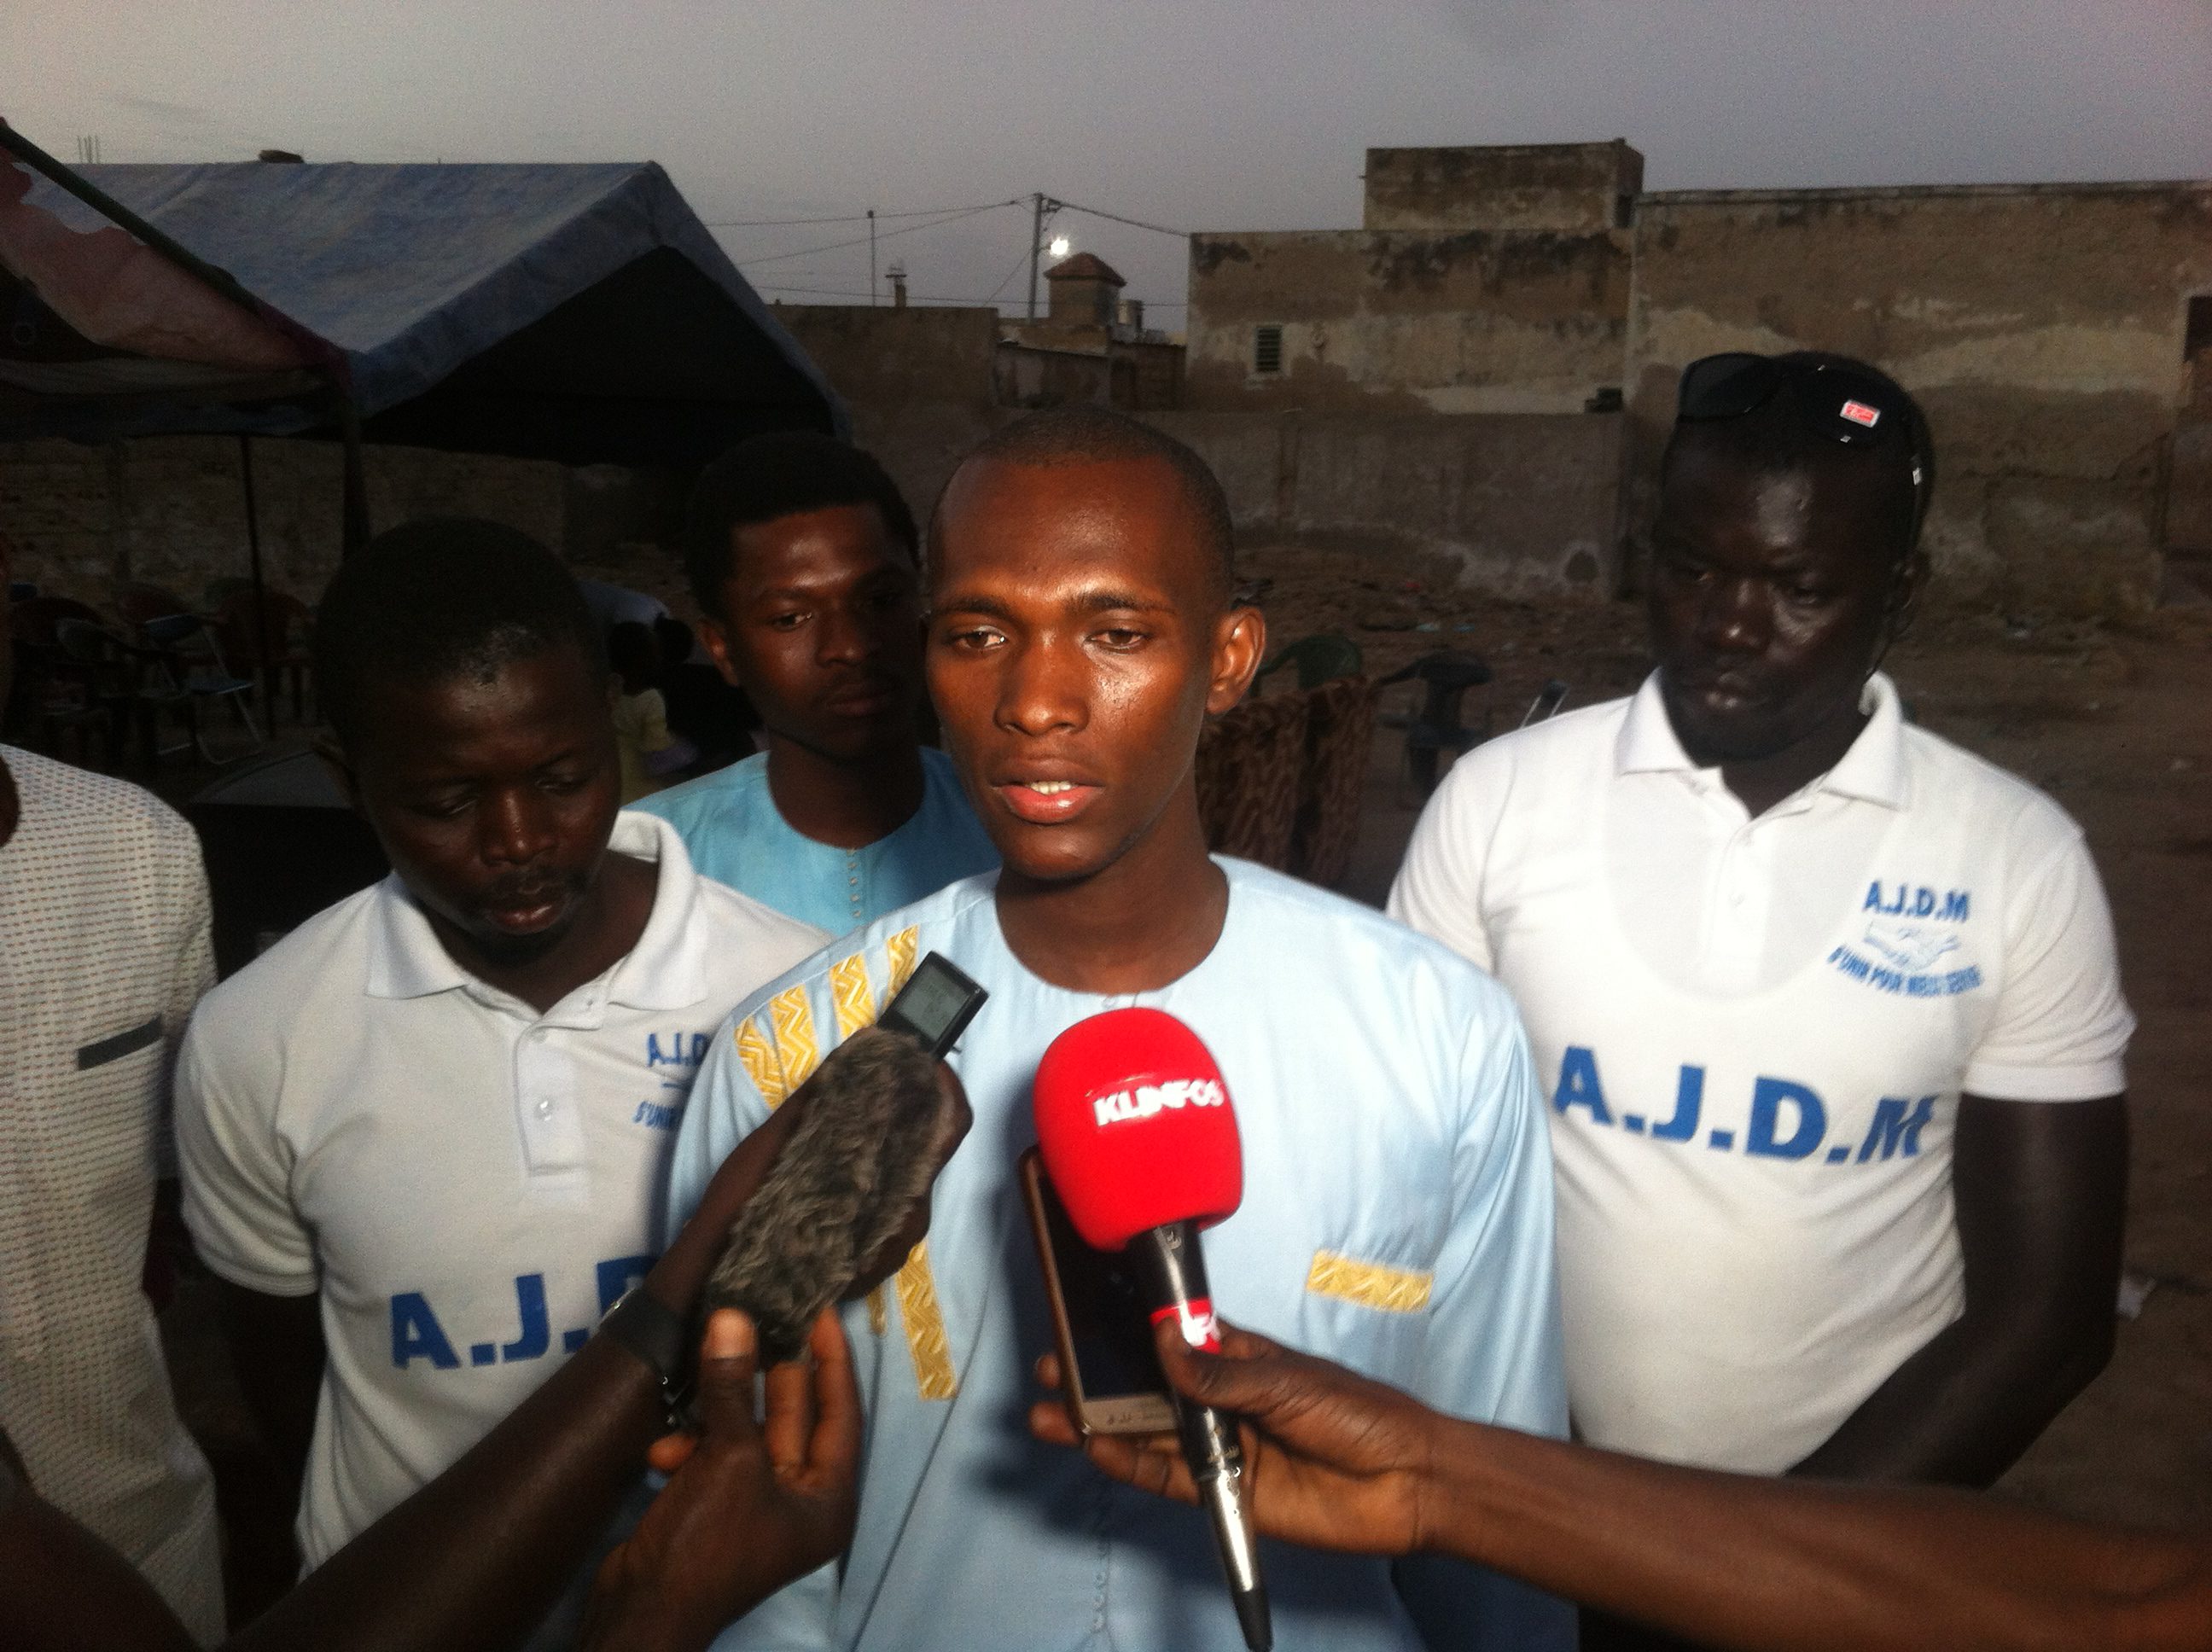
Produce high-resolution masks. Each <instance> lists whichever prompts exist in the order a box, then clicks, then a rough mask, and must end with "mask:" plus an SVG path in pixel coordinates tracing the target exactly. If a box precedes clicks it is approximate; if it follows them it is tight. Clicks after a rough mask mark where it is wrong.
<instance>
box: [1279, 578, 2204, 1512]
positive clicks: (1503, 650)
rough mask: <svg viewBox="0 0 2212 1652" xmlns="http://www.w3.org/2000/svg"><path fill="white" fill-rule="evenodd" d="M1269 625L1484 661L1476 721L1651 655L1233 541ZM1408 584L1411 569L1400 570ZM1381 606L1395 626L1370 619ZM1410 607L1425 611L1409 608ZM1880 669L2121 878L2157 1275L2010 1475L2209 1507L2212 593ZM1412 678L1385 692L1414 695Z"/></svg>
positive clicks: (1407, 788) (2002, 630) (1932, 641)
mask: <svg viewBox="0 0 2212 1652" xmlns="http://www.w3.org/2000/svg"><path fill="white" fill-rule="evenodd" d="M1240 565H1241V567H1242V570H1243V573H1244V574H1245V576H1246V578H1247V579H1248V580H1269V581H1272V583H1271V584H1270V585H1269V586H1267V589H1266V590H1265V592H1264V593H1263V594H1262V596H1261V604H1262V606H1263V607H1264V608H1265V610H1267V622H1268V628H1269V632H1270V635H1271V639H1272V642H1273V646H1276V647H1279V646H1280V645H1281V644H1282V643H1284V642H1286V641H1291V640H1293V639H1295V638H1297V637H1301V636H1304V635H1310V634H1312V633H1314V632H1337V633H1340V634H1341V635H1346V636H1349V637H1351V638H1352V640H1353V641H1356V642H1358V644H1359V645H1360V647H1361V649H1362V651H1363V653H1364V656H1365V665H1366V668H1367V670H1368V671H1369V672H1370V674H1373V675H1387V674H1388V673H1389V672H1390V671H1395V670H1396V669H1397V668H1398V667H1399V666H1401V665H1404V664H1406V663H1407V661H1409V660H1411V659H1414V658H1416V657H1418V656H1419V655H1421V654H1424V653H1428V652H1430V651H1431V650H1433V649H1437V648H1452V649H1458V650H1464V651H1466V652H1468V653H1474V654H1476V655H1478V656H1480V658H1481V659H1483V660H1484V661H1486V663H1487V664H1488V665H1490V667H1491V669H1492V672H1493V673H1494V678H1493V681H1492V683H1490V684H1489V685H1488V686H1487V687H1486V688H1484V689H1473V690H1470V691H1469V693H1468V698H1467V703H1466V708H1465V719H1466V721H1467V722H1468V725H1469V726H1474V727H1480V726H1482V724H1483V719H1484V717H1485V716H1486V715H1487V716H1488V718H1489V720H1490V726H1491V727H1492V730H1493V732H1504V731H1506V730H1508V729H1510V728H1512V727H1514V726H1516V724H1518V723H1519V721H1520V720H1521V719H1522V715H1523V714H1525V713H1526V711H1527V710H1528V705H1529V702H1530V701H1532V700H1533V699H1534V697H1535V695H1536V694H1537V692H1538V690H1539V689H1541V686H1542V685H1543V683H1545V682H1546V681H1547V679H1550V678H1559V679H1561V680H1563V681H1565V683H1567V684H1568V685H1569V693H1570V697H1569V698H1568V700H1567V701H1566V704H1567V705H1568V706H1569V707H1574V706H1580V705H1588V704H1589V703H1590V702H1591V701H1595V700H1603V699H1608V698H1611V697H1613V696H1615V695H1622V694H1626V693H1628V692H1630V691H1631V690H1632V689H1634V688H1635V686H1636V685H1637V683H1639V682H1640V681H1642V679H1643V677H1644V674H1645V672H1646V671H1648V669H1649V664H1648V659H1647V656H1646V653H1645V651H1644V643H1643V635H1644V627H1643V618H1642V612H1641V610H1640V609H1639V608H1638V606H1637V605H1636V604H1632V603H1625V602H1624V603H1613V604H1605V605H1601V606H1582V607H1569V606H1565V605H1559V604H1546V605H1534V604H1517V603H1507V602H1501V601H1497V600H1494V599H1489V598H1482V597H1479V596H1476V595H1474V594H1472V593H1469V592H1463V591H1461V590H1458V589H1457V588H1455V586H1453V585H1452V583H1451V580H1450V574H1449V569H1445V568H1432V569H1428V570H1425V573H1426V574H1427V577H1426V578H1422V577H1421V576H1420V574H1419V573H1415V574H1407V573H1405V572H1396V571H1394V573H1393V574H1392V575H1391V576H1389V577H1382V576H1378V575H1377V574H1376V571H1375V565H1374V562H1373V561H1372V559H1371V558H1369V557H1363V556H1359V555H1358V554H1356V553H1350V552H1340V551H1330V550H1316V549H1313V548H1310V547H1293V546H1276V547H1267V548H1261V549H1259V550H1254V551H1252V552H1250V553H1249V554H1247V555H1244V556H1241V557H1240ZM1409 586H1410V587H1412V588H1408V587H1409ZM1371 623H1381V624H1383V625H1387V626H1389V627H1390V628H1392V629H1374V626H1373V625H1372V624H1371ZM1407 623H1411V624H1412V625H1413V626H1414V627H1417V628H1419V627H1432V628H1433V629H1395V628H1398V627H1401V626H1404V625H1406V624H1407ZM1888 669H1889V670H1890V671H1892V672H1893V675H1894V676H1895V677H1897V679H1898V681H1899V686H1900V688H1901V689H1902V691H1903V692H1904V694H1905V698H1906V700H1907V701H1908V703H1909V704H1910V706H1911V711H1912V713H1913V714H1914V716H1915V717H1916V718H1917V720H1919V721H1920V722H1921V723H1922V724H1923V725H1924V726H1927V727H1929V728H1930V729H1933V730H1935V731H1936V732H1938V733H1940V734H1942V735H1944V736H1946V737H1947V738H1950V739H1952V740H1955V741H1957V742H1958V743H1959V744H1962V745H1964V746H1966V747H1968V748H1969V749H1971V750H1974V751H1976V752H1978V753H1980V754H1981V755H1982V756H1985V757H1988V758H1990V760H1991V761H1993V762H1998V763H2001V764H2002V765H2003V766H2004V767H2005V768H2009V769H2011V770H2012V771H2013V772H2015V774H2021V775H2024V776H2025V777H2027V779H2028V780H2033V782H2034V783H2035V784H2036V785H2038V786H2039V787H2043V788H2044V790H2045V791H2046V792H2048V793H2051V795H2052V796H2053V797H2055V798H2057V800H2058V801H2059V803H2060V804H2061V805H2063V807H2064V808H2065V809H2066V810H2067V811H2069V813H2071V814H2072V815H2073V816H2074V817H2075V819H2076V820H2078V821H2079V822H2081V825H2082V828H2083V829H2084V830H2085V831H2086V832H2087V835H2088V840H2089V843H2090V846H2091V847H2092V849H2093V851H2094V853H2095V854H2096V858H2097V863H2098V865H2099V866H2100V868H2101V869H2102V870H2103V872H2104V876H2105V880H2106V886H2107V888H2108V890H2109V892H2110V894H2111V896H2112V908H2113V915H2114V920H2115V922H2116V924H2117V926H2118V933H2119V944H2120V957H2121V966H2122V969H2123V971H2124V980H2125V984H2126V987H2127V993H2128V998H2129V1000H2130V1003H2131V1004H2132V1005H2133V1006H2134V1008H2135V1011H2136V1017H2138V1019H2139V1020H2140V1022H2141V1023H2142V1024H2141V1028H2140V1029H2139V1031H2138V1032H2137V1034H2136V1041H2135V1043H2134V1045H2133V1047H2132V1048H2131V1049H2130V1052H2129V1059H2128V1067H2129V1087H2130V1095H2131V1102H2132V1106H2133V1111H2134V1120H2133V1126H2134V1140H2133V1162H2134V1169H2133V1181H2132V1185H2131V1187H2130V1197H2129V1226H2128V1244H2127V1269H2128V1272H2130V1274H2131V1275H2133V1276H2135V1277H2136V1280H2137V1281H2138V1282H2139V1283H2140V1282H2146V1281H2147V1282H2148V1283H2149V1285H2150V1287H2151V1288H2150V1294H2149V1296H2148V1299H2147V1300H2146V1301H2145V1302H2144V1303H2143V1305H2142V1311H2141V1314H2140V1315H2139V1317H2136V1318H2135V1319H2132V1320H2127V1319H2124V1320H2122V1321H2121V1323H2120V1327H2119V1341H2118V1350H2117V1351H2116V1352H2115V1353H2114V1355H2113V1357H2112V1364H2111V1365H2110V1366H2108V1367H2107V1368H2106V1370H2105V1373H2104V1374H2103V1376H2100V1377H2099V1378H2098V1379H2097V1381H2096V1382H2094V1383H2093V1384H2092V1385H2091V1387H2090V1388H2088V1390H2087V1392H2086V1393H2084V1394H2082V1395H2081V1398H2080V1399H2078V1400H2075V1402H2074V1404H2073V1405H2072V1406H2070V1407H2069V1408H2068V1410H2067V1411H2066V1412H2065V1413H2064V1414H2063V1415H2062V1416H2061V1417H2060V1418H2058V1420H2057V1422H2056V1423H2055V1424H2053V1425H2052V1426H2051V1430H2050V1431H2049V1432H2048V1433H2046V1434H2045V1436H2044V1437H2043V1439H2042V1440H2041V1441H2040V1442H2038V1443H2037V1445H2036V1446H2035V1448H2034V1449H2033V1450H2032V1451H2030V1452H2029V1453H2028V1455H2027V1457H2026V1459H2025V1460H2023V1461H2021V1464H2020V1465H2019V1466H2018V1467H2016V1468H2015V1469H2014V1470H2013V1472H2012V1473H2011V1474H2009V1475H2008V1477H2007V1478H2006V1479H2005V1481H2004V1485H2005V1486H2006V1488H2007V1489H2008V1490H2009V1491H2014V1492H2016V1493H2017V1494H2018V1495H2020V1496H2021V1497H2024V1498H2027V1500H2029V1501H2031V1502H2034V1503H2043V1504H2046V1505H2048V1506H2050V1507H2052V1508H2057V1509H2067V1510H2070V1511H2073V1512H2075V1513H2079V1514H2082V1515H2101V1516H2106V1517H2110V1518H2114V1519H2122V1520H2136V1521H2148V1522H2154V1523H2165V1522H2169V1521H2191V1520H2193V1521H2212V1016H2208V1010H2212V605H2199V606H2189V607H2176V608H2169V609H2162V610H2159V611H2158V612H2157V613H2155V614H2154V615H2151V616H2148V618H2146V619H2145V620H2144V621H2143V622H2142V623H2139V624H2130V625H2125V626H2120V625H2103V624H2096V623H2056V624H2042V625H2038V624H2033V623H2027V622H2008V621H2006V620H2004V619H2002V618H2001V617H1996V616H1989V617H1966V616H1931V617H1930V618H1929V619H1928V620H1926V621H1925V622H1924V623H1922V624H1920V625H1918V626H1917V627H1916V628H1915V629H1914V630H1913V631H1912V632H1911V634H1909V635H1907V636H1906V637H1905V640H1904V641H1902V642H1900V643H1899V646H1898V647H1897V649H1896V650H1895V652H1894V653H1893V655H1892V657H1891V659H1890V661H1889V665H1888ZM1410 693H1411V690H1410V689H1396V690H1393V691H1392V697H1391V698H1390V699H1389V700H1386V701H1385V706H1386V708H1391V707H1396V708H1401V709H1402V708H1403V707H1404V706H1405V704H1406V703H1407V697H1408V696H1409V695H1410ZM1402 739H1403V737H1402V736H1401V735H1400V734H1398V733H1396V732H1395V731H1393V730H1390V729H1388V728H1385V729H1381V730H1378V731H1377V732H1376V749H1375V756H1374V762H1373V768H1372V774H1371V777H1370V784H1369V790H1368V807H1367V813H1366V817H1365V820H1364V823H1363V824H1362V829H1361V835H1360V841H1359V847H1358V851H1357V853H1356V854H1355V856H1354V859H1353V864H1352V872H1351V873H1350V875H1349V877H1348V878H1347V879H1346V884H1345V890H1346V893H1347V894H1351V895H1354V896H1358V897H1359V898H1361V899H1363V900H1367V901H1371V902H1377V903H1379V902H1381V901H1382V899H1383V896H1384V895H1385V894H1386V893H1387V892H1388V890H1389V883H1390V878H1391V876H1392V874H1393V873H1394V872H1395V871H1396V869H1397V865H1398V860H1399V858H1400V857H1401V854H1402V853H1404V850H1405V845H1406V840H1407V836H1408V835H1409V834H1410V833H1411V832H1412V830H1413V820H1414V817H1415V816H1416V814H1417V813H1418V812H1419V805H1418V800H1417V799H1416V797H1415V794H1414V792H1413V787H1412V786H1411V784H1410V783H1409V782H1408V781H1407V780H1406V778H1405V768H1404V756H1403V750H1402Z"/></svg>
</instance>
